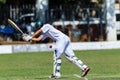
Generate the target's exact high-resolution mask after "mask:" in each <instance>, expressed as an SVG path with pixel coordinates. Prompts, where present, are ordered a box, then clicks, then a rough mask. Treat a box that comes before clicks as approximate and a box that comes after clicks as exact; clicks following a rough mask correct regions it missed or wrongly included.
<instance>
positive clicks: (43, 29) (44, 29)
mask: <svg viewBox="0 0 120 80" xmlns="http://www.w3.org/2000/svg"><path fill="white" fill-rule="evenodd" d="M41 29H42V32H43V33H46V32H47V31H48V30H49V25H44V26H43V27H42V28H41Z"/></svg>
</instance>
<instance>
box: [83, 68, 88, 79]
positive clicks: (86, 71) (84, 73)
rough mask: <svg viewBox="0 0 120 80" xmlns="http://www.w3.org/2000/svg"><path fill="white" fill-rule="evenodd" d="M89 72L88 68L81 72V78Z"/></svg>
mask: <svg viewBox="0 0 120 80" xmlns="http://www.w3.org/2000/svg"><path fill="white" fill-rule="evenodd" d="M89 71H90V68H88V67H87V68H85V70H84V71H83V72H82V77H85V76H86V75H87V73H88V72H89Z"/></svg>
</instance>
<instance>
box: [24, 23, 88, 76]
mask: <svg viewBox="0 0 120 80" xmlns="http://www.w3.org/2000/svg"><path fill="white" fill-rule="evenodd" d="M38 35H39V36H38ZM36 36H38V37H36ZM47 37H49V38H51V39H52V40H53V41H54V42H55V51H54V63H53V74H52V75H51V76H50V78H61V74H60V68H61V63H62V61H61V56H62V55H63V54H65V57H66V58H67V59H68V60H69V61H71V62H72V63H74V64H75V65H76V66H77V67H79V68H80V69H81V70H82V74H81V77H85V76H86V75H87V73H88V72H89V71H90V68H89V67H88V66H87V65H85V64H84V63H83V62H82V61H81V60H80V59H78V58H77V57H76V56H75V53H74V52H73V49H72V46H71V42H70V38H69V37H68V36H67V35H65V34H64V33H62V32H61V31H59V30H57V29H56V28H54V27H53V26H52V25H50V24H44V25H43V26H42V27H41V28H40V29H38V30H37V31H36V32H35V33H34V34H33V35H32V36H30V35H24V34H23V40H25V41H40V40H44V39H45V38H47Z"/></svg>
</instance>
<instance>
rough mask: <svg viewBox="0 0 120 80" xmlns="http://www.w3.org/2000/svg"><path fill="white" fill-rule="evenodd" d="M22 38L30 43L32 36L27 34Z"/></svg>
mask: <svg viewBox="0 0 120 80" xmlns="http://www.w3.org/2000/svg"><path fill="white" fill-rule="evenodd" d="M22 36H23V40H24V41H28V42H32V36H30V35H28V34H23V35H22Z"/></svg>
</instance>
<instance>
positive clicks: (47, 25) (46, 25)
mask: <svg viewBox="0 0 120 80" xmlns="http://www.w3.org/2000/svg"><path fill="white" fill-rule="evenodd" d="M43 26H44V27H49V26H50V27H51V26H52V25H51V24H44V25H43Z"/></svg>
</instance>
